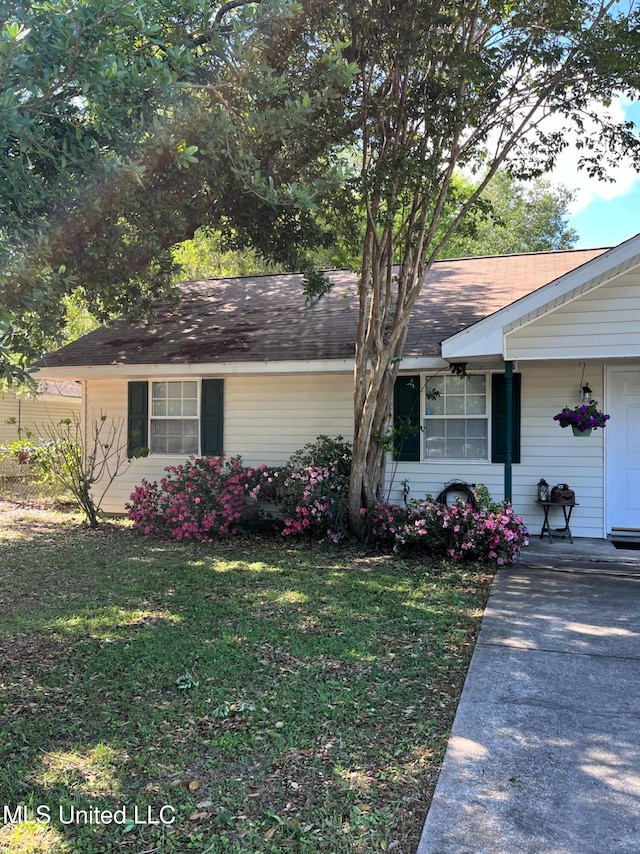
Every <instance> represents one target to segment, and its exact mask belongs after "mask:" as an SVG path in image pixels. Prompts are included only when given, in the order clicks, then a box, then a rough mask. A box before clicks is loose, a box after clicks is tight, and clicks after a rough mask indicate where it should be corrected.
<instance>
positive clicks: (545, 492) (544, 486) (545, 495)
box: [538, 477, 549, 501]
mask: <svg viewBox="0 0 640 854" xmlns="http://www.w3.org/2000/svg"><path fill="white" fill-rule="evenodd" d="M548 500H549V484H548V483H547V481H546V480H545V479H544V478H543V477H541V478H540V480H539V481H538V501H548Z"/></svg>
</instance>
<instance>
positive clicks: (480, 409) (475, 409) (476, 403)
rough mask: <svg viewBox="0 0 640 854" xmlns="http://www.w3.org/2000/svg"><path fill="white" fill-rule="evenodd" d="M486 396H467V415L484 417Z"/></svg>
mask: <svg viewBox="0 0 640 854" xmlns="http://www.w3.org/2000/svg"><path fill="white" fill-rule="evenodd" d="M484 413H485V396H484V395H483V394H469V395H467V415H484Z"/></svg>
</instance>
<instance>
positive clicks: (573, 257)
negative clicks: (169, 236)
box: [40, 249, 606, 367]
mask: <svg viewBox="0 0 640 854" xmlns="http://www.w3.org/2000/svg"><path fill="white" fill-rule="evenodd" d="M604 251H606V250H604V249H589V250H587V249H580V250H571V251H566V252H543V253H535V254H530V255H503V256H496V257H486V258H467V259H458V260H454V261H438V262H437V263H435V264H434V265H433V267H432V269H431V271H430V273H429V276H428V279H427V282H426V284H425V286H424V288H423V291H422V294H421V296H420V299H419V301H418V303H417V304H416V307H415V309H414V312H413V316H412V320H411V323H410V326H409V332H408V336H407V342H406V346H405V352H404V355H405V357H411V356H416V357H419V356H439V355H440V342H441V341H442V340H444V339H445V338H449V337H450V336H451V335H454V334H455V333H456V332H459V331H460V330H462V329H464V328H466V327H467V326H470V325H471V324H473V323H476V322H477V321H478V320H481V319H482V318H483V317H486V316H487V315H489V314H492V313H493V312H495V311H497V310H498V309H500V308H503V307H504V306H506V305H509V304H510V303H512V302H514V301H515V300H517V299H519V298H521V297H523V296H525V295H526V294H528V293H531V292H532V291H534V290H536V289H537V288H540V287H542V286H543V285H545V284H547V283H548V282H550V281H553V280H554V279H556V278H558V277H559V276H561V275H563V274H564V273H567V272H568V271H569V270H573V269H574V268H576V267H579V266H580V265H582V264H584V263H586V262H587V261H590V260H591V259H593V258H595V257H596V256H598V255H600V254H602V253H603V252H604ZM328 275H329V277H330V278H331V280H332V281H333V282H334V288H333V290H332V291H331V293H330V294H329V295H328V296H326V297H324V298H323V299H321V300H320V301H319V302H318V303H316V304H315V305H313V306H310V307H307V306H305V302H304V298H303V295H302V290H301V276H300V275H297V274H291V275H275V276H255V277H250V278H239V279H211V280H207V281H200V282H189V283H186V284H185V285H183V286H182V288H181V293H182V298H181V302H180V304H179V306H178V307H177V308H174V307H171V306H169V305H167V304H162V303H159V304H158V306H157V311H156V314H155V319H154V320H152V321H149V322H144V323H137V322H132V321H130V320H127V319H126V318H119V319H118V320H116V321H115V322H114V323H113V324H112V325H111V326H109V327H103V328H101V329H97V330H95V331H94V332H90V333H89V334H88V335H85V336H83V337H82V338H80V339H79V340H78V341H75V342H73V343H72V344H68V345H67V346H66V347H63V348H62V349H60V350H57V351H55V352H54V353H51V354H50V355H48V356H46V357H45V358H44V359H43V360H42V362H41V363H40V364H41V366H43V367H45V366H46V367H72V366H83V365H86V366H92V365H111V364H113V365H116V364H125V365H144V364H199V363H216V362H245V361H246V362H271V361H282V360H305V361H306V360H316V359H348V358H352V357H353V355H354V331H355V326H356V319H357V276H356V275H355V274H352V273H346V272H332V273H329V274H328Z"/></svg>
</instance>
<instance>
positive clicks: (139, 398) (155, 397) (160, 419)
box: [127, 379, 224, 457]
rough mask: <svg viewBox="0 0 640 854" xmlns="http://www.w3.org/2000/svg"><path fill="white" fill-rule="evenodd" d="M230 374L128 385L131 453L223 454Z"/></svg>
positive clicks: (128, 424)
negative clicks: (226, 383)
mask: <svg viewBox="0 0 640 854" xmlns="http://www.w3.org/2000/svg"><path fill="white" fill-rule="evenodd" d="M223 423H224V380H222V379H204V380H202V381H201V382H199V381H198V380H193V379H188V380H174V379H170V380H169V379H167V380H150V381H146V380H145V381H136V382H130V383H129V388H128V413H127V435H128V455H129V456H130V457H132V456H139V455H140V452H141V451H143V450H147V451H148V452H150V453H152V454H164V455H179V456H188V455H191V454H194V455H198V454H200V455H201V456H220V455H221V454H222V453H223V450H224V449H223Z"/></svg>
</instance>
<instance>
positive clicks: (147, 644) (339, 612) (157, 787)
mask: <svg viewBox="0 0 640 854" xmlns="http://www.w3.org/2000/svg"><path fill="white" fill-rule="evenodd" d="M2 549H3V564H4V566H3V573H2V576H1V577H0V606H1V607H2V609H3V611H4V613H5V614H6V617H7V618H6V619H5V620H3V623H2V625H1V626H0V661H1V662H2V664H1V665H0V671H1V672H2V683H3V684H4V686H5V689H4V694H5V697H4V699H3V701H2V702H3V723H1V724H0V731H2V732H3V737H2V747H1V751H0V753H1V755H0V767H1V768H2V770H1V771H0V793H1V797H0V800H1V801H2V802H3V803H7V804H10V805H13V806H18V805H27V804H29V803H30V804H31V805H32V806H38V805H45V806H47V808H48V810H49V814H50V816H51V822H50V824H49V825H46V826H45V827H44V830H43V828H42V827H40V828H36V830H38V831H39V832H40V831H42V832H43V833H45V835H46V834H48V836H49V838H50V840H51V844H52V845H54V847H53V848H52V849H51V850H58V848H56V847H55V846H56V845H58V846H59V847H60V846H63V841H61V840H66V841H67V843H68V845H69V846H70V847H69V850H72V851H76V850H78V851H79V850H87V851H89V850H96V851H102V850H104V851H108V850H119V848H120V846H121V845H124V844H125V842H127V841H128V842H129V843H131V844H137V845H138V847H140V846H141V847H140V850H143V848H144V847H145V846H149V847H153V845H156V846H158V845H165V844H166V845H167V846H168V847H167V848H166V849H164V848H162V847H161V848H160V849H159V850H200V849H199V848H192V847H191V842H189V839H192V838H193V837H194V834H195V835H197V833H198V832H202V833H204V834H205V837H206V838H207V839H208V840H209V842H210V841H211V840H212V839H213V840H214V841H215V839H216V838H217V835H218V836H220V839H221V840H222V839H223V837H224V836H225V835H226V836H227V838H230V839H231V840H232V842H233V840H234V839H235V842H233V844H237V845H239V846H240V847H237V848H234V847H232V846H231V847H229V845H230V844H229V845H227V843H224V842H223V841H221V842H220V846H221V847H219V848H215V847H214V848H212V849H211V850H212V851H215V850H220V851H225V850H228V851H236V850H237V851H243V850H250V849H246V848H243V847H242V845H243V844H245V843H243V842H242V839H243V838H246V834H247V833H249V834H251V833H254V832H255V833H256V834H258V835H259V839H261V840H262V842H263V843H264V840H265V835H267V837H266V838H267V839H272V838H273V840H274V846H275V845H276V842H277V840H278V838H279V837H280V836H282V834H283V833H284V832H285V831H284V830H283V829H282V827H283V825H281V824H279V823H278V822H277V821H276V819H274V817H273V816H276V817H277V818H278V821H282V822H285V823H286V822H289V823H290V822H291V821H292V820H293V819H294V818H295V820H296V822H297V824H296V825H295V827H297V828H298V830H297V831H296V832H297V833H300V832H301V830H300V829H301V828H304V827H309V828H313V830H312V829H309V830H308V831H306V833H307V835H309V836H310V838H311V837H313V838H312V839H311V841H309V843H308V845H306V847H305V845H302V843H300V840H298V842H299V843H300V844H299V847H298V850H303V851H310V852H311V851H324V850H326V851H332V852H337V851H342V850H344V851H354V852H355V851H357V850H358V849H357V847H348V846H349V845H351V843H350V842H349V839H350V837H349V839H347V836H346V835H345V840H346V841H345V842H344V847H340V848H336V847H335V845H336V844H337V843H336V842H335V839H336V838H337V837H336V834H341V833H343V831H342V829H341V828H342V827H343V825H344V822H345V821H348V822H349V826H351V824H353V822H354V820H358V821H359V822H360V824H359V825H358V826H359V827H362V828H365V830H366V832H367V833H369V832H370V833H372V834H374V836H373V837H372V838H371V840H369V841H367V839H368V837H367V838H365V837H363V844H364V845H365V848H364V849H363V850H372V848H371V847H369V846H371V845H375V847H376V848H379V847H380V846H379V841H380V839H383V838H384V839H388V840H389V841H393V839H394V838H402V839H403V847H402V848H400V849H398V850H405V848H404V840H406V839H412V840H413V842H415V841H417V837H418V836H419V831H420V827H421V823H422V819H423V817H424V816H423V813H422V812H421V811H418V812H417V813H416V812H415V810H416V809H417V806H418V802H419V799H420V797H421V795H423V789H424V786H425V781H426V782H427V783H428V782H429V780H428V778H429V775H430V774H431V775H432V776H433V774H434V773H435V772H434V769H433V767H432V765H433V761H434V755H435V756H436V757H437V756H438V755H439V752H441V749H442V747H443V744H444V740H445V738H446V733H447V727H448V725H449V724H450V722H451V718H452V716H453V712H454V710H455V704H456V702H457V696H458V691H459V688H460V687H461V684H462V680H463V678H464V673H465V671H466V664H467V662H468V658H469V656H470V651H471V643H472V636H473V634H474V633H475V631H476V629H477V626H478V624H479V620H480V611H479V610H478V608H479V605H480V606H481V603H482V601H483V597H484V594H483V593H481V592H479V591H480V589H481V588H483V587H486V586H487V577H486V576H484V577H483V576H481V575H478V574H477V573H476V574H474V573H473V572H472V571H471V570H469V572H468V573H467V576H466V577H465V574H464V573H463V572H461V571H457V572H453V573H452V574H450V575H445V576H438V575H437V574H434V575H433V576H429V575H428V574H426V572H425V567H424V566H420V565H419V564H417V563H411V564H400V563H399V562H398V561H395V560H393V559H387V558H363V557H361V556H360V557H359V556H357V555H349V554H347V553H344V552H342V553H341V552H336V553H335V555H333V554H328V553H327V551H326V549H325V550H324V551H323V550H322V549H319V548H311V547H304V548H290V547H288V546H287V545H285V544H274V543H272V542H269V541H264V542H262V543H261V542H255V541H251V542H246V543H242V542H241V543H238V542H234V543H233V544H231V545H227V544H221V545H215V546H207V547H203V546H185V545H179V544H172V543H161V542H158V541H152V540H142V539H140V538H139V537H137V536H135V535H133V534H132V533H131V532H129V531H126V530H124V529H122V528H121V527H119V526H107V527H105V528H103V529H98V531H97V532H91V531H89V530H86V529H85V530H83V529H75V528H74V529H67V530H64V529H62V530H60V529H45V530H41V531H39V532H36V533H35V534H34V535H33V536H32V537H31V539H16V540H14V541H10V542H7V543H5V544H4V545H3V546H2ZM185 675H188V676H190V678H191V682H190V684H191V685H192V686H193V687H192V689H191V690H180V689H179V687H178V685H177V683H178V682H179V680H180V677H181V676H185ZM196 683H197V685H196ZM242 704H244V710H243V711H239V710H240V709H242V708H243V706H242ZM407 786H409V790H407ZM199 804H200V806H198V805H199ZM203 804H204V806H203ZM125 805H126V806H127V807H128V808H129V810H130V811H131V810H132V808H133V807H134V805H135V806H137V807H138V809H139V811H140V813H139V814H141V815H148V813H147V812H146V811H147V809H151V810H152V816H153V818H154V820H155V819H157V818H158V810H160V808H161V807H162V806H164V805H170V806H171V808H172V810H173V809H175V818H176V821H175V822H174V823H173V824H172V825H170V826H168V825H167V826H163V825H161V824H150V825H146V824H140V825H133V826H132V827H131V826H124V825H115V824H103V823H100V822H98V823H94V824H93V825H92V826H90V827H86V826H83V825H82V824H74V823H65V822H64V821H63V820H64V819H68V818H70V816H71V815H72V813H71V811H70V810H71V807H75V808H76V809H81V810H87V811H88V814H89V815H94V814H95V810H96V809H99V810H111V811H113V810H115V809H120V808H122V807H124V806H125ZM358 805H359V806H358ZM61 809H62V811H63V812H62V820H61V816H60V812H59V811H60V810H61ZM353 810H356V811H358V810H359V818H358V817H357V816H356V817H355V818H354V815H353V814H352V813H353ZM386 810H388V812H385V811H386ZM166 815H171V817H173V816H174V814H173V813H166ZM189 816H191V818H189ZM193 816H195V818H194V817H193ZM319 816H320V817H321V820H319ZM129 817H132V816H131V812H129ZM323 822H324V825H325V826H326V828H325V830H322V833H326V841H323V840H324V837H323V836H322V835H321V829H322V826H323ZM287 827H288V825H287ZM273 828H276V829H277V831H278V832H277V834H276V833H275V832H274V833H271V831H272V829H273ZM6 830H7V828H6V827H5V828H4V831H5V833H6ZM270 833H271V836H269V835H268V834H270ZM287 833H289V830H287ZM361 833H363V834H364V833H365V831H361ZM243 834H245V836H244V837H243ZM319 834H320V835H319ZM375 834H378V835H377V836H375ZM394 834H395V835H394ZM257 838H258V837H257ZM87 839H90V840H93V842H91V843H89V842H88V841H87ZM134 839H135V840H137V842H135V843H134ZM163 839H164V842H163V841H162V840H163ZM2 841H3V840H2V836H1V835H0V850H2ZM192 841H193V839H192ZM413 842H412V843H411V844H413ZM37 844H38V845H39V846H40V847H35V848H31V849H29V848H27V847H24V848H22V849H21V848H19V847H18V846H17V845H16V844H15V839H14V840H13V846H14V847H12V848H11V850H12V851H16V852H17V851H20V850H24V851H27V850H34V851H36V850H37V851H46V850H47V849H46V848H45V847H44V844H45V843H44V842H42V841H40V842H38V843H37ZM47 844H48V843H47ZM194 844H195V843H194ZM283 844H284V843H283ZM287 844H288V843H287ZM91 845H93V846H94V848H91ZM100 845H103V847H102V848H100V847H99V846H100ZM225 845H227V847H226V848H225ZM340 845H341V846H342V842H341V843H340ZM82 846H85V847H82ZM110 846H113V847H112V848H111V847H110ZM206 847H207V846H206V845H204V843H203V849H204V848H206ZM414 848H415V845H414ZM60 850H64V847H62V848H61V849H60ZM136 850H137V849H136ZM263 850H265V851H277V850H282V849H280V848H278V847H269V846H268V845H267V846H266V847H264V849H263ZM287 850H288V849H287ZM406 850H409V848H407V849H406Z"/></svg>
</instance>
